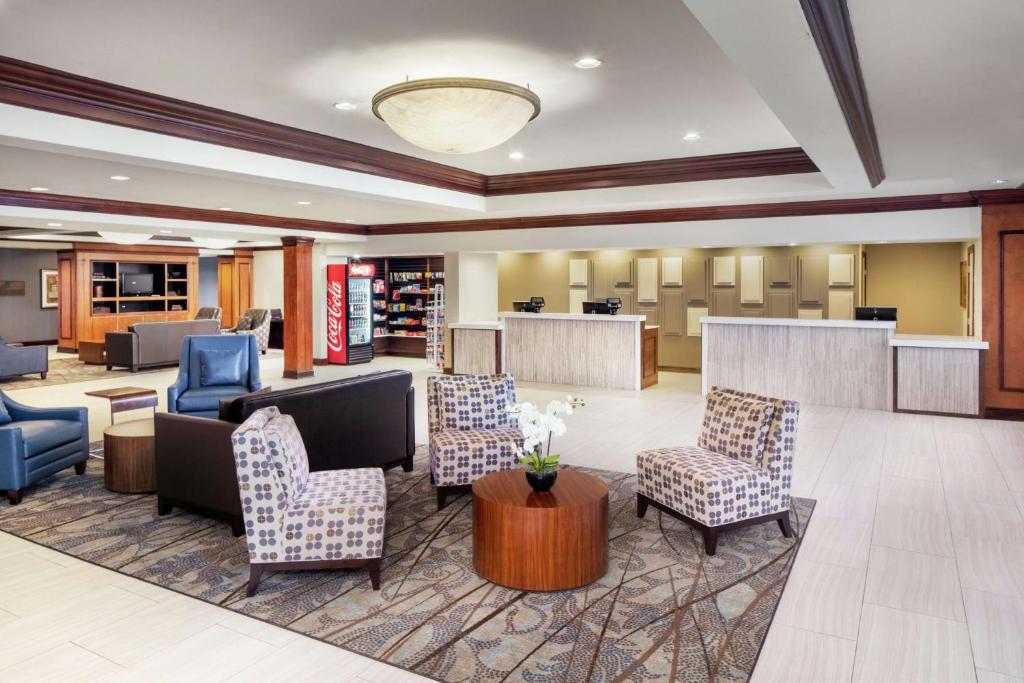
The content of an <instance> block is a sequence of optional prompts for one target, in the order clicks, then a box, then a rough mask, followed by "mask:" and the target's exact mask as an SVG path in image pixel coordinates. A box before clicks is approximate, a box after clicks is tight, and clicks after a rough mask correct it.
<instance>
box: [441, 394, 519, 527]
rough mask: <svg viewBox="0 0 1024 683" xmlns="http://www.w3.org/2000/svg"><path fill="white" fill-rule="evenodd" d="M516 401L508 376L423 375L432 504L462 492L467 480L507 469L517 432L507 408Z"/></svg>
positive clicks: (513, 456) (469, 483) (513, 461)
mask: <svg viewBox="0 0 1024 683" xmlns="http://www.w3.org/2000/svg"><path fill="white" fill-rule="evenodd" d="M515 402H516V383H515V380H514V379H512V377H511V376H509V375H446V376H442V377H429V378H428V379H427V424H428V426H429V431H430V447H429V450H430V479H431V481H432V482H433V484H434V486H436V487H437V509H438V510H441V509H442V508H444V506H445V503H446V501H447V498H448V496H450V495H456V494H460V493H468V492H469V491H471V490H472V486H473V482H474V481H476V480H477V479H479V478H480V477H482V476H484V475H485V474H490V473H492V472H500V471H502V470H507V469H511V468H512V466H513V465H515V464H516V462H518V461H519V457H520V455H521V453H522V448H523V435H522V433H521V432H520V431H519V429H518V428H517V427H516V424H515V419H514V418H513V417H512V416H511V415H509V413H508V409H509V408H510V407H512V406H513V405H515Z"/></svg>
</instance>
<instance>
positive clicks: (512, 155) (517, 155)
mask: <svg viewBox="0 0 1024 683" xmlns="http://www.w3.org/2000/svg"><path fill="white" fill-rule="evenodd" d="M508 158H509V159H511V160H512V161H522V160H523V159H525V158H526V155H525V154H523V153H522V152H509V153H508Z"/></svg>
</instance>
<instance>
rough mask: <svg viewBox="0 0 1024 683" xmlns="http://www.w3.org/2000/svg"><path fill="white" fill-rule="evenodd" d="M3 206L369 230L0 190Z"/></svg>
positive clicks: (342, 231)
mask: <svg viewBox="0 0 1024 683" xmlns="http://www.w3.org/2000/svg"><path fill="white" fill-rule="evenodd" d="M0 205H5V206H23V207H29V208H34V209H57V210H60V211H85V212H89V213H113V214H119V215H122V216H146V217H149V218H171V219H176V220H184V221H205V222H208V223H237V224H241V225H254V226H259V227H264V228H282V229H286V230H305V231H317V232H332V233H338V234H345V235H365V234H366V228H365V227H364V226H361V225H355V224H352V223H333V222H330V221H313V220H305V219H299V218H287V217H284V216H267V215H264V214H259V213H244V212H242V211H219V210H216V209H194V208H190V207H187V206H173V205H170V204H145V203H142V202H126V201H122V200H119V199H99V198H95V197H75V196H71V195H63V194H49V193H42V192H21V191H19V190H0Z"/></svg>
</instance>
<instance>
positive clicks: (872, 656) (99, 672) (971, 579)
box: [0, 356, 1024, 683]
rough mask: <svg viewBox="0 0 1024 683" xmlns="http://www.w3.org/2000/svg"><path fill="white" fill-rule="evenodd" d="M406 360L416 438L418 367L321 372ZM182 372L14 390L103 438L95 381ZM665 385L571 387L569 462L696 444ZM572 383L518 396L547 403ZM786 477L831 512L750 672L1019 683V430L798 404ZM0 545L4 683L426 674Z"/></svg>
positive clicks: (688, 400)
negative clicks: (72, 408) (68, 410)
mask: <svg viewBox="0 0 1024 683" xmlns="http://www.w3.org/2000/svg"><path fill="white" fill-rule="evenodd" d="M393 367H400V368H407V369H410V370H412V371H413V372H414V377H415V384H416V388H417V432H418V434H417V439H418V440H419V441H421V442H422V441H424V440H425V438H426V415H425V413H426V402H425V398H424V387H425V382H426V377H427V376H428V375H429V374H430V372H431V371H430V370H429V369H428V368H427V367H426V365H425V363H423V362H422V361H416V360H406V359H393V358H383V359H379V360H377V361H375V362H374V363H373V365H372V366H356V367H352V368H344V367H330V368H318V369H317V377H316V378H315V379H314V380H313V381H317V380H321V379H328V378H335V377H343V376H348V375H355V374H362V373H364V372H367V371H370V370H376V369H384V368H393ZM281 370H282V359H281V358H280V356H269V357H267V358H265V359H264V362H263V376H264V381H265V383H267V384H272V385H273V386H277V387H280V386H285V385H289V384H297V383H304V382H308V381H310V380H300V381H289V380H282V379H280V374H281ZM173 375H174V371H173V370H169V371H167V372H158V373H148V374H141V375H137V376H135V377H130V378H118V379H114V380H101V381H96V382H89V383H81V384H71V385H64V386H54V387H39V388H35V389H25V390H20V391H17V392H12V396H13V397H14V398H16V399H17V400H21V401H24V402H26V403H31V404H34V405H63V404H77V405H87V406H88V407H89V409H90V432H91V434H92V438H93V439H98V438H100V436H101V434H102V430H103V428H104V427H105V426H106V425H107V424H108V423H109V413H108V412H107V405H106V402H105V401H103V400H101V399H90V398H88V397H85V396H83V392H84V391H87V390H90V389H94V388H102V387H106V386H115V385H124V384H132V385H135V386H147V387H153V388H155V389H157V390H158V391H159V392H160V397H161V410H163V409H164V408H163V400H164V389H165V388H166V387H167V385H168V384H170V382H171V381H172V379H173ZM661 380H662V381H661V383H660V384H658V385H657V386H656V387H653V388H652V389H649V390H647V391H644V392H641V393H632V392H619V391H601V390H589V389H586V390H580V389H577V390H574V391H573V393H575V394H577V395H580V396H583V397H584V398H585V399H586V400H587V402H588V405H587V407H586V408H585V409H584V410H582V411H580V412H578V413H577V414H575V415H573V416H572V417H571V418H570V424H569V432H568V434H567V435H566V436H565V437H563V438H562V439H560V440H559V442H558V444H557V446H558V450H560V451H561V453H562V454H563V458H564V460H565V461H566V462H568V463H571V464H578V465H588V466H593V467H601V468H606V469H612V470H619V471H634V470H635V459H634V457H633V456H634V454H635V453H636V451H638V450H642V449H644V448H653V447H657V446H666V445H673V444H681V443H693V442H694V441H695V439H696V437H697V432H698V430H699V428H700V419H701V414H702V404H701V400H700V397H699V396H698V391H699V378H698V377H697V376H696V375H685V374H674V373H662V375H661ZM564 393H566V389H565V388H559V387H550V386H540V385H529V386H522V387H520V390H519V394H520V399H521V400H533V401H538V402H544V401H547V400H550V399H551V398H553V397H558V396H561V395H563V394H564ZM140 414H143V415H144V413H140ZM121 419H124V418H121ZM793 486H794V494H795V495H798V496H805V497H812V498H816V499H817V500H818V507H817V509H816V511H815V514H814V518H813V520H812V523H811V526H810V528H809V529H808V533H807V536H806V539H805V544H804V547H803V548H802V550H801V551H800V554H799V556H798V558H797V562H796V566H795V568H794V572H793V575H792V577H791V579H790V581H789V584H788V585H787V587H786V591H785V593H784V595H783V599H782V603H781V604H780V606H779V611H778V614H777V616H776V619H775V621H774V623H773V625H772V628H771V630H770V631H769V634H768V638H767V641H766V643H765V646H764V650H763V651H762V654H761V658H760V660H759V662H758V666H757V670H756V671H755V673H754V681H756V682H764V681H786V682H787V683H791V682H794V681H807V682H808V683H810V682H814V683H825V682H830V681H858V682H863V683H868V682H870V683H874V682H876V681H894V682H895V681H899V682H901V683H903V682H905V681H922V682H924V681H928V682H929V683H931V682H936V681H974V680H977V681H979V682H981V683H996V682H1002V683H1007V682H1010V681H1017V682H1018V683H1024V515H1022V512H1024V424H1019V423H1010V422H994V421H977V420H964V419H953V418H938V417H927V416H915V415H895V414H890V413H884V412H876V411H862V410H846V409H841V408H824V407H814V406H805V407H804V408H803V412H802V415H801V422H800V435H799V439H798V449H797V457H796V464H795V471H794V483H793ZM29 495H31V493H29ZM0 553H3V556H4V565H3V566H4V569H3V571H2V572H0V661H3V662H4V663H5V664H6V666H5V678H10V679H14V680H20V679H21V678H24V679H26V680H32V681H39V680H49V679H52V680H61V681H76V680H86V679H90V680H93V681H102V680H109V679H122V680H182V679H188V680H202V681H206V680H209V681H248V680H257V679H260V680H265V679H267V678H268V677H273V676H274V675H275V674H286V675H287V676H288V678H290V679H291V680H294V681H306V680H331V681H372V682H374V683H377V682H390V681H395V682H404V681H413V680H426V679H421V678H420V677H418V676H414V675H411V674H408V673H407V672H404V671H401V670H399V669H395V668H393V667H389V666H387V665H384V664H380V663H378V662H374V661H373V660H370V659H367V658H364V657H360V656H358V655H354V654H351V653H348V652H345V651H343V650H340V649H337V648H334V647H331V646H327V645H324V644H322V643H319V642H318V641H315V640H311V639H309V638H306V637H304V636H301V635H298V634H295V633H292V632H290V631H286V630H284V629H279V628H276V627H273V626H269V625H267V624H264V623H262V622H259V621H255V620H252V619H249V618H247V617H243V616H240V615H237V614H234V613H232V612H228V611H226V610H222V609H220V608H217V607H214V606H212V605H208V604H206V603H203V602H200V601H197V600H193V599H191V598H187V597H184V596H181V595H178V594H176V593H173V592H170V591H166V590H164V589H161V588H157V587H154V586H150V585H149V584H146V583H142V582H139V581H137V580H135V579H131V578H129V577H124V576H121V575H119V574H116V573H114V572H111V571H107V570H104V569H100V568H97V567H94V566H92V565H89V564H87V563H84V562H80V561H78V560H75V559H74V558H70V557H67V556H65V555H62V554H60V553H56V552H54V551H50V550H47V549H45V548H41V547H39V546H36V545H34V544H31V543H28V542H26V541H23V540H21V539H17V538H15V537H12V536H9V535H6V534H0Z"/></svg>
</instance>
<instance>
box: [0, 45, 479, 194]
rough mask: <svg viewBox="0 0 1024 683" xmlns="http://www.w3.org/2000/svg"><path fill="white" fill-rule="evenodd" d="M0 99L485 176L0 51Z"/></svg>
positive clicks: (368, 164) (308, 151) (348, 163)
mask: <svg viewBox="0 0 1024 683" xmlns="http://www.w3.org/2000/svg"><path fill="white" fill-rule="evenodd" d="M0 102H5V103H7V104H14V105H18V106H22V107H29V108H31V109H41V110H43V111H49V112H53V113H56V114H65V115H68V116H75V117H77V118H83V119H89V120H92V121H100V122H101V123H110V124H113V125H116V126H125V127H128V128H136V129H139V130H145V131H149V132H152V133H162V134H164V135H173V136H175V137H179V138H186V139H189V140H197V141H199V142H208V143H211V144H215V145H223V146H225V147H234V148H236V149H244V150H247V151H250V152H259V153H261V154H269V155H272V156H278V157H283V158H286V159H295V160H298V161H307V162H309V163H314V164H320V165H323V166H331V167H333V168H341V169H344V170H347V171H355V172H357V173H368V174H370V175H376V176H382V177H385V178H393V179H395V180H406V181H409V182H413V183H419V184H422V185H431V186H434V187H441V188H445V189H448V190H457V191H459V192H469V193H472V194H483V192H484V188H485V186H486V181H487V179H486V176H484V175H482V174H480V173H474V172H472V171H466V170H463V169H461V168H456V167H454V166H446V165H444V164H439V163H436V162H433V161H427V160H425V159H418V158H416V157H411V156H407V155H405V154H398V153H396V152H389V151H387V150H383V149H378V148H376V147H370V146H369V145H363V144H359V143H357V142H350V141H348V140H342V139H340V138H335V137H331V136H329V135H322V134H320V133H312V132H310V131H305V130H300V129H298V128H292V127H290V126H283V125H281V124H277V123H271V122H269V121H262V120H260V119H256V118H252V117H249V116H243V115H241V114H236V113H234V112H229V111H224V110H222V109H214V108H213V107H206V106H203V105H200V104H195V103H193V102H185V101H183V100H177V99H174V98H171V97H165V96H163V95H157V94H154V93H148V92H144V91H142V90H135V89H133V88H126V87H124V86H121V85H116V84H114V83H107V82H104V81H98V80H95V79H92V78H85V77H84V76H78V75H76V74H71V73H68V72H66V71H58V70H56V69H50V68H48V67H44V66H40V65H38V64H31V63H29V62H23V61H21V60H18V59H11V58H9V57H0Z"/></svg>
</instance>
